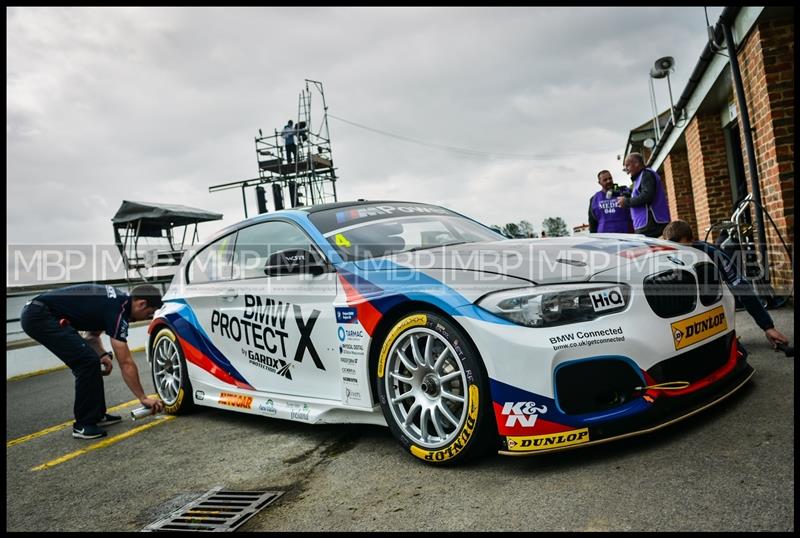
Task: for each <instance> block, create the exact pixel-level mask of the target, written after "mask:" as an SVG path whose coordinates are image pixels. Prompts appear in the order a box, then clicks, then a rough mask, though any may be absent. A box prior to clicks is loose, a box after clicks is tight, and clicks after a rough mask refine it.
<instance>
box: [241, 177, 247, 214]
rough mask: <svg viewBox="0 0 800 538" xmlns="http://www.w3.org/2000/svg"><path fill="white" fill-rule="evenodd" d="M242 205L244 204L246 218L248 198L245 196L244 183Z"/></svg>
mask: <svg viewBox="0 0 800 538" xmlns="http://www.w3.org/2000/svg"><path fill="white" fill-rule="evenodd" d="M242 205H243V206H244V218H247V198H245V196H244V185H242Z"/></svg>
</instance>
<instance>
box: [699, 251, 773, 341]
mask: <svg viewBox="0 0 800 538" xmlns="http://www.w3.org/2000/svg"><path fill="white" fill-rule="evenodd" d="M692 246H693V247H694V248H696V249H698V250H702V251H703V252H705V253H706V254H708V256H709V257H710V258H711V259H712V260H714V264H715V265H716V266H717V269H719V274H720V276H721V277H722V279H723V280H724V281H725V283H726V284H727V285H728V287H729V288H730V290H731V291H732V292H733V294H734V295H735V296H736V297H738V298H739V300H740V301H741V302H742V306H744V308H745V310H747V313H748V314H750V316H752V318H753V319H754V320H755V322H756V324H757V325H758V326H759V327H761V330H762V331H766V330H767V329H771V328H773V327H774V326H775V324H774V323H773V322H772V316H770V315H769V312H767V310H766V309H765V308H764V305H762V304H761V301H759V300H758V297H757V295H756V292H755V290H754V289H753V285H752V284H751V283H750V282H748V281H747V280H745V279H744V278H743V277H742V275H741V274H740V273H739V270H738V269H737V268H736V263H735V262H734V261H733V260H732V259H731V258H730V256H728V255H727V254H725V253H724V252H723V251H722V250H721V249H718V248H717V247H715V246H714V245H712V244H710V243H706V242H705V241H693V242H692Z"/></svg>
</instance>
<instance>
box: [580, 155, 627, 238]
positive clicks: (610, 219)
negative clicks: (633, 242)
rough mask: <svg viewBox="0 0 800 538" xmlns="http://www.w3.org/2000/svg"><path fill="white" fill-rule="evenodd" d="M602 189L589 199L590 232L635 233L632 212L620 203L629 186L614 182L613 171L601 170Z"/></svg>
mask: <svg viewBox="0 0 800 538" xmlns="http://www.w3.org/2000/svg"><path fill="white" fill-rule="evenodd" d="M597 182H598V183H599V184H600V190H599V191H598V192H596V193H595V194H594V196H592V197H591V198H590V199H589V233H633V222H632V221H631V212H630V211H629V210H628V209H624V208H623V207H622V206H620V205H619V201H618V198H619V197H620V196H623V195H624V194H625V192H626V191H627V192H628V193H630V191H629V190H628V189H627V187H620V186H618V185H615V184H614V178H613V177H611V172H609V171H608V170H601V171H600V172H599V173H598V174H597Z"/></svg>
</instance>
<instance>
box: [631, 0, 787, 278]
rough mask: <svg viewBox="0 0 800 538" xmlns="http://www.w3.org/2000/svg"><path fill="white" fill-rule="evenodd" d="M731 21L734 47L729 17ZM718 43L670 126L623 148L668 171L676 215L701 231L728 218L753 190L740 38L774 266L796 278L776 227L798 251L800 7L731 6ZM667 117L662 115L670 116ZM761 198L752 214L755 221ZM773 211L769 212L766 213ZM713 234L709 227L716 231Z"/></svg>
mask: <svg viewBox="0 0 800 538" xmlns="http://www.w3.org/2000/svg"><path fill="white" fill-rule="evenodd" d="M723 24H725V25H727V26H729V27H730V29H731V34H732V36H733V42H734V44H735V46H734V47H732V46H731V44H729V43H726V42H725V39H724V32H723V29H722V25H723ZM714 29H715V35H716V39H715V42H716V44H717V45H719V46H716V47H715V46H714V45H713V44H712V43H710V42H709V44H707V45H706V47H705V49H704V50H703V51H702V54H701V56H700V59H699V60H698V62H697V65H696V66H695V69H694V71H693V73H692V75H691V77H690V79H689V82H688V84H687V86H686V88H685V89H684V91H683V93H682V94H681V96H680V98H679V99H678V101H677V102H676V104H675V121H674V123H673V121H672V119H671V114H667V115H666V118H665V116H664V115H661V116H660V118H659V119H660V120H662V121H661V122H659V123H661V124H662V125H663V128H660V129H659V130H660V135H661V136H660V137H659V136H657V134H656V131H655V125H652V126H650V127H648V125H650V123H645V124H644V125H641V126H639V127H637V128H635V129H633V130H632V131H631V133H630V135H629V137H628V143H627V146H626V150H625V154H626V155H627V154H628V153H631V152H634V151H637V152H639V153H642V154H643V155H644V156H645V159H646V160H647V162H648V165H649V166H650V167H651V168H654V169H657V170H658V171H659V174H660V175H661V177H662V179H663V181H664V187H665V189H666V192H667V198H668V201H669V208H670V214H671V216H672V218H673V219H682V220H685V221H687V222H689V224H691V226H692V228H693V229H694V232H695V236H696V237H699V238H700V239H704V238H705V237H706V233H707V231H708V229H709V227H711V226H712V224H715V223H718V222H720V221H722V220H726V219H729V218H730V215H731V210H732V208H733V207H734V205H735V204H736V203H737V202H738V201H740V200H741V199H742V198H743V197H744V196H746V195H747V194H748V193H750V191H751V178H750V171H749V163H748V152H747V148H746V139H745V134H744V126H743V123H742V114H740V113H739V106H738V101H737V98H736V92H735V85H734V82H733V80H734V79H733V76H732V67H731V64H730V60H729V57H728V56H727V55H728V54H730V53H731V52H732V50H731V49H733V48H735V50H736V58H737V59H738V63H739V71H740V73H741V79H742V86H743V87H744V95H745V99H746V103H747V109H748V112H749V116H750V126H751V132H752V139H753V146H754V152H755V160H756V176H757V177H758V181H759V185H760V190H761V205H762V207H763V208H764V211H765V212H766V213H765V215H764V218H763V219H764V227H765V229H766V237H767V249H768V257H769V260H770V276H771V280H772V283H773V285H774V286H776V287H778V288H782V289H786V288H788V287H789V286H790V285H791V283H792V272H793V271H792V266H791V264H790V263H789V258H788V256H787V254H786V251H785V249H784V247H783V246H782V244H781V240H780V237H779V236H778V234H777V233H776V231H775V227H773V225H772V224H771V223H770V220H769V217H771V218H772V220H773V221H774V222H775V225H776V226H777V228H778V230H779V231H780V234H781V236H782V237H783V240H784V241H785V242H786V244H787V245H788V246H789V248H790V249H792V255H794V252H793V251H794V144H793V140H794V46H795V41H794V9H793V8H788V7H777V8H776V7H727V8H725V9H724V10H723V12H722V14H721V15H720V19H719V21H718V22H717V24H716V25H715V26H714ZM662 122H663V123H662ZM754 210H755V206H753V205H752V204H751V210H750V211H749V215H745V219H750V221H751V222H752V223H753V226H754V228H757V227H756V218H755V217H754ZM767 215H769V217H768V216H767ZM713 239H715V234H714V232H713V230H712V233H711V234H710V235H709V239H708V240H709V241H712V240H713Z"/></svg>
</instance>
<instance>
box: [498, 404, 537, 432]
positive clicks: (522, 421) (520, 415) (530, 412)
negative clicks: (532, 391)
mask: <svg viewBox="0 0 800 538" xmlns="http://www.w3.org/2000/svg"><path fill="white" fill-rule="evenodd" d="M538 413H542V414H544V413H547V406H546V405H542V406H540V407H537V406H536V403H534V402H506V403H505V404H504V405H503V410H502V411H501V414H503V415H507V416H508V418H507V419H506V427H509V428H510V427H512V426H514V425H515V424H516V423H519V425H520V426H522V427H524V428H532V427H533V426H534V424H536V418H537V417H538V416H539V415H538Z"/></svg>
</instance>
